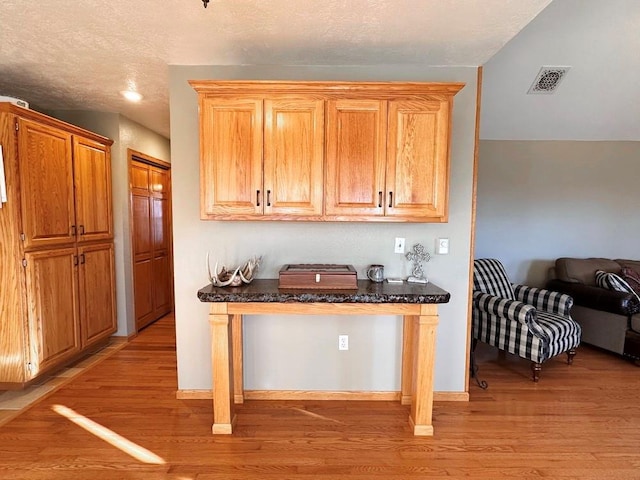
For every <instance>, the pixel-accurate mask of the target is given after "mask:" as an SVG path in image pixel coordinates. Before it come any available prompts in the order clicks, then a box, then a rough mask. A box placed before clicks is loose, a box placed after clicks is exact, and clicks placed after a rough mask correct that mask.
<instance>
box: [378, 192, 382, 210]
mask: <svg viewBox="0 0 640 480" xmlns="http://www.w3.org/2000/svg"><path fill="white" fill-rule="evenodd" d="M378 208H382V192H378Z"/></svg>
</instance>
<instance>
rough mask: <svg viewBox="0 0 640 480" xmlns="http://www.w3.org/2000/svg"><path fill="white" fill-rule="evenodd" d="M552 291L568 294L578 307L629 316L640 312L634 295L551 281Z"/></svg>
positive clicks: (639, 306) (550, 287)
mask: <svg viewBox="0 0 640 480" xmlns="http://www.w3.org/2000/svg"><path fill="white" fill-rule="evenodd" d="M547 288H548V289H550V290H556V291H558V292H562V293H566V294H567V295H571V296H572V297H573V301H574V302H575V304H576V305H580V306H582V307H587V308H593V309H595V310H602V311H604V312H609V313H616V314H618V315H624V316H629V315H633V314H634V313H638V312H640V303H638V299H637V298H636V297H635V295H633V294H632V293H626V292H618V291H615V290H607V289H606V288H600V287H594V286H591V285H584V284H582V283H569V282H563V281H562V280H551V281H550V282H549V283H548V284H547Z"/></svg>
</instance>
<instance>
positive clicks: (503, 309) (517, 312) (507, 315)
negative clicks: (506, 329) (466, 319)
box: [473, 291, 536, 325]
mask: <svg viewBox="0 0 640 480" xmlns="http://www.w3.org/2000/svg"><path fill="white" fill-rule="evenodd" d="M473 306H474V307H475V308H477V309H478V310H480V311H481V312H484V313H488V314H489V315H497V316H498V317H500V318H504V319H507V320H511V321H513V322H520V323H524V324H525V325H529V324H530V323H531V322H532V321H533V319H534V318H535V315H536V309H535V308H534V307H533V306H531V305H526V304H524V303H522V302H520V301H518V300H511V299H509V298H502V297H496V296H494V295H490V294H488V293H482V292H477V291H476V292H473Z"/></svg>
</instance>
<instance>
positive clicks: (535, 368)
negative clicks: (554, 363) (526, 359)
mask: <svg viewBox="0 0 640 480" xmlns="http://www.w3.org/2000/svg"><path fill="white" fill-rule="evenodd" d="M541 371H542V364H541V363H537V362H531V373H533V381H534V382H535V383H538V380H540V372H541Z"/></svg>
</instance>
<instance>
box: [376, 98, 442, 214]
mask: <svg viewBox="0 0 640 480" xmlns="http://www.w3.org/2000/svg"><path fill="white" fill-rule="evenodd" d="M450 108H451V104H450V102H449V101H447V100H444V99H443V100H440V99H436V100H402V101H393V100H392V101H390V102H389V134H388V144H387V191H386V198H385V205H386V215H387V216H398V217H404V218H407V219H420V218H431V219H432V220H433V219H438V221H441V222H446V221H447V215H448V212H447V204H448V201H447V195H448V184H449V152H448V150H449V120H450Z"/></svg>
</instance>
